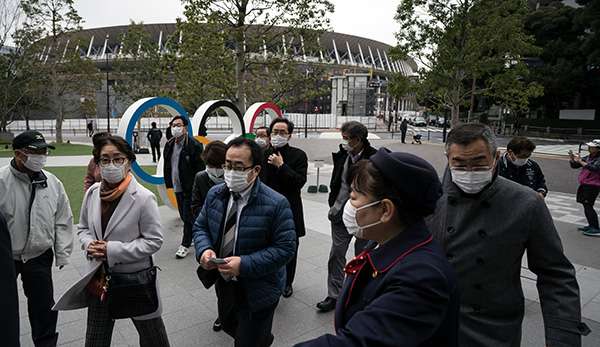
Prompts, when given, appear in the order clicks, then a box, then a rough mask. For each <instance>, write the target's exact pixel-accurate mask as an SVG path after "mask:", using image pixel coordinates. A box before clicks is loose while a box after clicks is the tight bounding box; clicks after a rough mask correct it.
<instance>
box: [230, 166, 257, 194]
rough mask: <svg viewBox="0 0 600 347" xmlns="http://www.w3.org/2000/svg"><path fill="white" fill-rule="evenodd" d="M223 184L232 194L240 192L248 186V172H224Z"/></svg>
mask: <svg viewBox="0 0 600 347" xmlns="http://www.w3.org/2000/svg"><path fill="white" fill-rule="evenodd" d="M223 176H224V177H225V184H226V185H227V187H228V188H229V190H231V191H232V192H236V193H239V192H242V191H244V190H246V188H248V187H249V186H250V184H251V183H252V182H248V171H235V170H224V174H223Z"/></svg>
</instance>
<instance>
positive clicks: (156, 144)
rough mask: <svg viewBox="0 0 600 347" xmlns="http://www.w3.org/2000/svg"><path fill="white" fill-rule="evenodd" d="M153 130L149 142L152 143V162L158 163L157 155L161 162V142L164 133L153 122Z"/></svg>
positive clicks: (149, 134) (148, 136)
mask: <svg viewBox="0 0 600 347" xmlns="http://www.w3.org/2000/svg"><path fill="white" fill-rule="evenodd" d="M151 126H152V129H150V131H148V135H147V136H146V137H147V138H148V142H150V147H151V148H152V162H154V163H156V160H157V155H158V160H160V140H162V131H160V129H159V128H157V127H156V122H152V124H151Z"/></svg>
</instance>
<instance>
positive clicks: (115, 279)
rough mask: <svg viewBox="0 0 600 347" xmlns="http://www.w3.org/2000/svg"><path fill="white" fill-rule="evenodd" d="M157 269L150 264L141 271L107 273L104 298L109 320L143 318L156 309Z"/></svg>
mask: <svg viewBox="0 0 600 347" xmlns="http://www.w3.org/2000/svg"><path fill="white" fill-rule="evenodd" d="M151 262H152V260H151ZM157 269H159V268H158V267H157V266H154V262H152V266H151V267H150V268H148V269H144V270H141V271H137V272H132V273H120V272H109V273H108V275H107V278H106V279H107V293H106V297H107V303H108V312H109V315H110V318H111V319H122V318H131V317H138V316H144V315H147V314H150V313H152V312H155V311H156V310H157V309H158V292H157V290H156V271H157Z"/></svg>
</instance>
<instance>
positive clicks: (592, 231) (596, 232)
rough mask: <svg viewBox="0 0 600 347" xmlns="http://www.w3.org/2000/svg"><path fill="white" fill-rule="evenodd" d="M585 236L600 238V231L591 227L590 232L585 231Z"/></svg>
mask: <svg viewBox="0 0 600 347" xmlns="http://www.w3.org/2000/svg"><path fill="white" fill-rule="evenodd" d="M583 235H586V236H595V237H600V229H596V228H592V227H590V228H589V229H588V230H584V231H583Z"/></svg>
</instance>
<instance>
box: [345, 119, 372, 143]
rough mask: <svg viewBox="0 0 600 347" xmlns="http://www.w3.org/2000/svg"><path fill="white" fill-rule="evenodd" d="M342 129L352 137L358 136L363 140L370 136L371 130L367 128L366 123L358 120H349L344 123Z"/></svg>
mask: <svg viewBox="0 0 600 347" xmlns="http://www.w3.org/2000/svg"><path fill="white" fill-rule="evenodd" d="M341 130H342V133H346V134H348V136H350V137H351V138H358V139H360V140H361V141H362V142H365V141H366V140H367V137H368V136H369V130H368V129H367V127H366V126H365V125H364V124H362V123H360V122H357V121H349V122H346V123H344V124H342V128H341Z"/></svg>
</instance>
